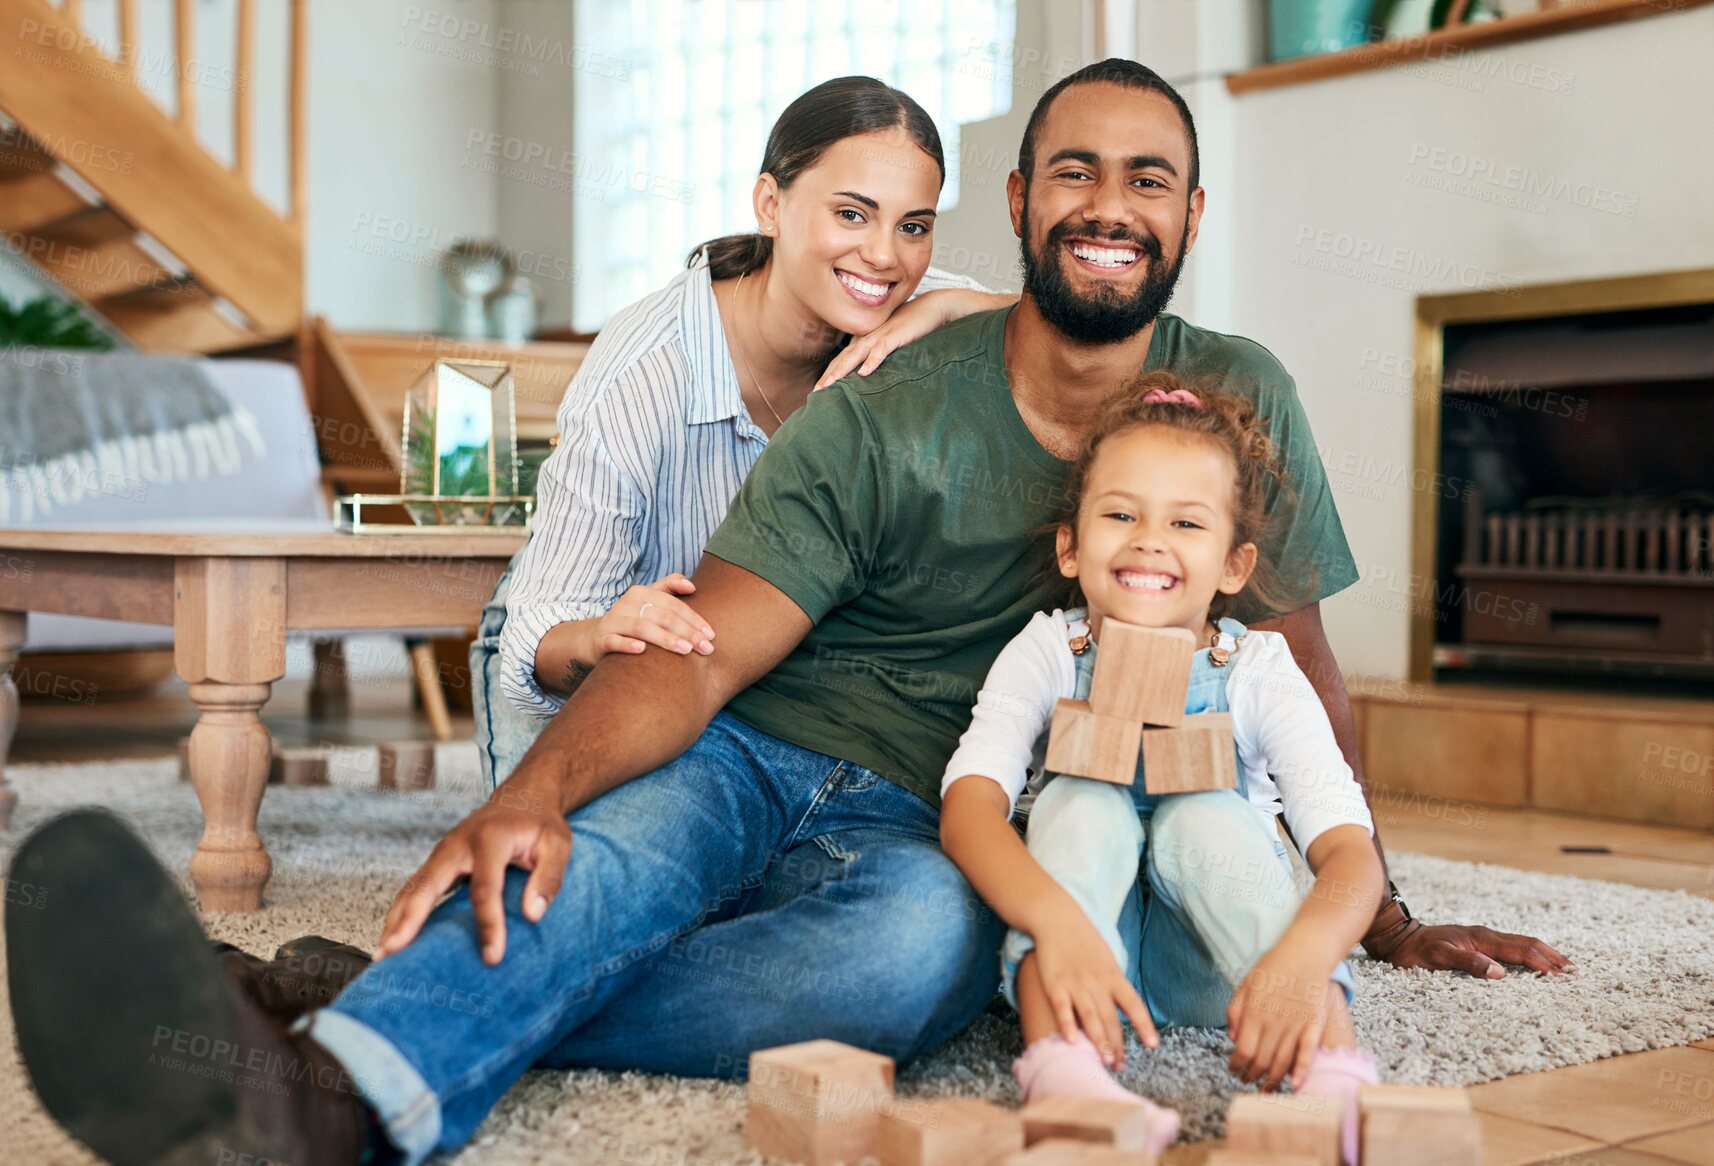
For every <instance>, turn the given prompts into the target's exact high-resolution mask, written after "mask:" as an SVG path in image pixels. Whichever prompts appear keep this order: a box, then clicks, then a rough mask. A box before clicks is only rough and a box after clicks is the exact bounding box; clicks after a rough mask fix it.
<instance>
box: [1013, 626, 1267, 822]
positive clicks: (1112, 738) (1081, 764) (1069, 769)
mask: <svg viewBox="0 0 1714 1166" xmlns="http://www.w3.org/2000/svg"><path fill="white" fill-rule="evenodd" d="M1195 655H1196V637H1195V636H1193V635H1191V633H1190V632H1188V631H1186V630H1185V629H1184V628H1144V627H1138V626H1136V625H1135V624H1126V623H1120V622H1119V621H1118V620H1115V619H1111V618H1109V619H1106V620H1103V621H1102V624H1101V644H1100V651H1099V652H1098V653H1097V654H1096V657H1095V676H1094V678H1093V679H1092V680H1091V682H1090V685H1089V699H1088V700H1064V699H1062V700H1061V701H1060V702H1059V704H1058V706H1057V707H1056V708H1055V709H1054V712H1053V731H1052V732H1051V734H1050V735H1049V737H1048V745H1047V758H1046V760H1045V762H1044V764H1045V765H1046V767H1047V769H1048V771H1049V772H1050V773H1066V774H1070V775H1072V776H1073V777H1088V778H1093V779H1095V780H1096V781H1110V782H1113V783H1115V784H1117V785H1132V784H1134V783H1135V782H1136V777H1137V761H1138V759H1139V758H1141V760H1142V763H1143V788H1144V790H1145V792H1147V793H1151V794H1182V793H1194V792H1196V791H1199V790H1217V789H1235V788H1237V785H1238V763H1237V756H1236V753H1235V750H1234V748H1233V744H1232V717H1231V714H1229V713H1198V714H1196V715H1195V716H1186V715H1185V712H1184V698H1185V694H1186V692H1188V691H1189V688H1190V666H1191V660H1192V658H1193V657H1194V656H1195Z"/></svg>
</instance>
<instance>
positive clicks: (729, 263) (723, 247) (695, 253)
mask: <svg viewBox="0 0 1714 1166" xmlns="http://www.w3.org/2000/svg"><path fill="white" fill-rule="evenodd" d="M773 253H774V240H773V239H772V237H770V236H768V235H764V234H762V233H761V232H760V231H752V232H750V233H749V234H747V235H722V236H720V238H718V239H710V240H709V241H708V242H706V243H703V244H701V245H699V246H697V247H696V248H695V249H693V250H692V251H691V253H690V254H689V255H688V256H687V257H686V258H685V261H684V265H685V266H686V267H695V266H696V261H697V259H698V258H700V257H701V256H704V255H706V256H708V274H709V277H710V278H711V279H736V278H737V277H738V276H740V275H747V274H749V273H750V272H752V271H756V270H759V269H760V268H761V267H762V266H763V265H765V264H766V263H767V262H768V257H769V256H771V255H772V254H773Z"/></svg>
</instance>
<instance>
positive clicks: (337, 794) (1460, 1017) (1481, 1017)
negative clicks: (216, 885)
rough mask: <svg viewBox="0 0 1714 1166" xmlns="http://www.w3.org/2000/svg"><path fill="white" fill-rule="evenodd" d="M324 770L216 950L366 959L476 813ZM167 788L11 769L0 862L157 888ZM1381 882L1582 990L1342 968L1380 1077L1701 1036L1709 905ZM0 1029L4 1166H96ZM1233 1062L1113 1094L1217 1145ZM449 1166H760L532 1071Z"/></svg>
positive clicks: (688, 1110) (933, 1088)
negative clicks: (410, 886)
mask: <svg viewBox="0 0 1714 1166" xmlns="http://www.w3.org/2000/svg"><path fill="white" fill-rule="evenodd" d="M330 769H331V771H332V778H333V784H332V785H331V786H330V787H327V788H321V789H287V788H279V787H276V788H273V789H271V790H269V791H268V795H267V797H266V798H265V799H264V801H263V806H262V830H263V832H264V835H265V837H266V838H267V839H268V844H269V847H270V850H271V852H272V854H273V858H274V876H273V880H272V882H271V883H270V884H269V887H268V906H267V909H266V910H264V911H262V912H261V913H259V914H255V915H237V914H228V915H220V914H211V915H207V916H205V919H206V922H207V925H208V929H209V932H210V934H212V935H215V936H218V937H220V938H223V939H227V940H230V941H232V942H234V943H237V944H239V945H241V946H243V947H244V948H246V949H247V950H250V951H255V952H264V953H267V954H272V951H273V949H274V947H275V945H276V944H278V943H279V942H280V941H282V940H285V939H288V938H290V937H292V936H295V935H300V934H303V933H305V932H319V933H322V934H325V935H329V936H332V937H334V938H336V939H346V940H350V941H353V942H356V943H358V944H360V945H367V944H368V943H370V942H372V941H373V939H374V938H375V936H376V935H377V934H378V933H379V929H380V923H381V919H382V916H383V915H384V914H385V908H386V906H387V904H388V903H389V902H390V901H391V898H392V895H393V893H394V892H395V891H396V890H397V888H398V885H399V883H400V881H401V880H402V879H403V878H404V877H405V876H406V875H407V874H408V873H409V872H410V871H411V870H413V869H414V868H415V866H416V864H417V863H418V862H420V861H421V860H422V858H423V857H424V856H425V855H426V854H427V852H428V849H429V847H430V846H431V845H432V843H433V842H434V840H435V839H436V838H437V837H439V835H440V834H441V833H442V832H443V831H444V830H445V829H446V828H447V827H448V826H450V825H451V824H452V823H454V822H455V821H457V820H458V819H459V818H460V817H462V816H463V814H464V813H465V812H466V811H467V810H468V808H469V807H470V806H471V805H473V804H475V802H476V800H477V799H478V797H479V796H480V789H481V783H480V779H479V777H478V775H477V768H476V755H475V750H474V748H473V747H472V746H470V745H469V744H468V743H464V744H455V745H446V746H442V747H441V750H440V755H439V771H440V781H439V788H438V789H436V790H433V791H428V792H420V793H391V792H385V791H379V790H377V789H376V788H375V754H374V752H373V751H372V750H360V749H342V750H335V751H333V752H332V753H331V765H330ZM175 773H176V763H175V762H174V761H172V760H162V761H141V762H137V761H133V762H123V763H111V764H95V765H36V766H19V767H17V768H15V769H13V770H12V771H11V774H10V776H11V778H12V781H13V782H14V783H15V784H16V785H17V787H18V791H19V794H20V804H19V809H18V814H17V817H16V820H15V823H14V826H13V829H12V831H11V832H10V833H9V834H8V835H6V836H5V837H3V838H0V859H4V858H8V857H9V856H10V852H11V848H12V847H13V846H14V845H15V844H16V842H17V840H18V839H19V838H20V837H22V835H23V833H24V832H25V831H27V830H29V829H30V828H32V827H33V826H35V825H36V824H38V823H40V822H42V821H44V820H45V819H47V818H48V817H50V816H51V815H53V814H55V813H57V812H60V811H62V810H65V809H67V808H70V807H72V806H76V805H85V804H97V805H102V806H106V807H108V808H109V809H112V810H113V811H115V812H117V813H119V814H121V815H123V816H124V817H125V818H126V819H128V820H129V821H130V822H131V823H132V825H133V826H134V827H135V828H136V829H137V830H138V831H139V832H140V833H141V834H142V835H143V836H144V837H145V838H147V839H148V840H149V841H150V842H151V844H152V845H153V846H154V847H155V849H156V851H157V853H158V854H159V855H160V857H161V858H162V860H163V861H164V862H165V863H166V864H167V865H168V867H169V868H171V869H173V870H175V871H183V870H184V869H185V867H186V864H187V863H188V862H189V859H190V853H191V850H192V848H193V847H194V845H195V841H196V836H197V833H198V829H199V823H200V821H201V816H200V814H199V812H198V810H197V806H196V801H195V796H194V794H193V793H192V792H191V789H190V787H189V786H187V785H181V784H179V783H178V782H177V780H176V777H175ZM1496 844H1497V845H1503V841H1502V840H1496ZM1393 868H1394V872H1395V876H1396V877H1397V879H1398V881H1399V883H1400V885H1401V886H1403V887H1405V888H1407V889H1408V890H1409V892H1410V900H1411V905H1412V907H1413V908H1414V909H1416V910H1417V911H1418V912H1420V913H1423V914H1426V915H1429V916H1432V917H1435V918H1440V919H1458V920H1464V921H1469V922H1482V923H1487V924H1489V925H1490V926H1493V927H1498V928H1503V929H1505V930H1508V931H1527V932H1531V933H1533V934H1536V935H1539V936H1541V937H1542V938H1544V939H1546V940H1547V941H1548V942H1550V943H1552V944H1553V945H1555V946H1556V947H1558V948H1559V949H1560V950H1561V951H1563V952H1565V953H1566V954H1567V955H1568V956H1570V957H1571V958H1572V959H1573V960H1574V961H1575V962H1576V963H1577V965H1578V969H1579V970H1578V971H1577V972H1576V974H1574V975H1571V976H1566V977H1561V978H1557V979H1552V980H1549V979H1546V978H1542V977H1536V976H1530V975H1518V974H1514V975H1510V976H1508V977H1507V978H1506V979H1504V980H1502V981H1500V982H1497V983H1495V982H1488V981H1481V980H1474V979H1471V978H1468V977H1465V976H1453V975H1446V974H1430V973H1426V972H1400V971H1395V970H1393V969H1390V968H1385V967H1383V966H1381V965H1377V964H1374V963H1372V962H1370V961H1367V960H1358V961H1357V962H1356V964H1355V969H1356V974H1357V987H1358V998H1357V1004H1356V1019H1357V1025H1358V1029H1359V1033H1360V1035H1361V1037H1362V1042H1363V1044H1364V1046H1365V1047H1367V1048H1368V1049H1370V1050H1372V1051H1373V1052H1374V1053H1375V1055H1376V1057H1377V1058H1378V1059H1379V1061H1380V1064H1381V1068H1382V1073H1383V1076H1384V1077H1385V1078H1387V1079H1389V1080H1396V1081H1402V1082H1414V1083H1433V1084H1441V1085H1464V1084H1472V1083H1475V1082H1478V1081H1485V1080H1490V1079H1492V1078H1495V1077H1502V1076H1506V1075H1508V1074H1512V1073H1523V1072H1528V1071H1531V1070H1536V1069H1547V1068H1552V1067H1555V1066H1559V1065H1568V1064H1574V1063H1577V1062H1581V1061H1592V1060H1596V1059H1598V1058H1601V1057H1605V1056H1611V1055H1613V1054H1616V1053H1623V1052H1633V1051H1638V1050H1642V1049H1649V1048H1659V1047H1665V1046H1670V1045H1679V1044H1685V1043H1688V1042H1690V1041H1694V1040H1699V1039H1701V1038H1703V1037H1706V1036H1708V1035H1710V1034H1711V1033H1714V902H1711V901H1709V900H1706V899H1700V898H1695V897H1692V896H1688V895H1684V894H1681V893H1667V892H1661V891H1651V890H1643V889H1639V888H1635V887H1628V886H1620V885H1618V884H1614V883H1603V882H1595V881H1591V880H1585V879H1575V878H1567V877H1562V876H1551V875H1538V874H1527V873H1521V872H1518V871H1514V870H1509V869H1505V868H1501V867H1492V866H1479V865H1473V864H1469V863H1459V862H1447V861H1442V860H1439V859H1434V858H1429V857H1424V856H1420V855H1404V854H1401V855H1395V856H1393ZM0 1007H4V1005H3V1004H0ZM3 1023H4V1026H5V1029H6V1032H7V1034H8V1038H7V1039H5V1040H4V1041H0V1097H6V1098H16V1099H17V1100H16V1101H15V1102H14V1103H12V1104H9V1105H7V1106H5V1107H4V1111H3V1112H0V1159H3V1160H4V1161H5V1162H8V1163H12V1162H16V1163H31V1164H38V1163H40V1164H49V1163H52V1164H58V1163H84V1162H89V1161H92V1160H93V1159H91V1158H90V1157H89V1155H87V1154H86V1153H84V1152H83V1151H82V1150H81V1149H80V1148H79V1147H77V1146H76V1145H75V1144H73V1143H72V1142H71V1141H70V1140H69V1139H67V1138H66V1137H65V1136H64V1135H63V1134H61V1133H60V1132H59V1130H58V1128H57V1127H55V1126H54V1125H53V1123H52V1122H51V1121H50V1120H49V1119H48V1118H47V1116H46V1115H45V1114H44V1113H43V1112H42V1111H41V1110H40V1109H39V1108H38V1107H37V1106H36V1104H35V1102H34V1099H33V1096H32V1095H31V1094H30V1092H29V1091H28V1088H27V1086H26V1083H25V1080H24V1076H23V1070H22V1066H21V1065H20V1064H19V1062H18V1060H17V1057H16V1053H15V1050H14V1048H13V1044H12V1041H11V1040H10V1038H9V1034H10V1032H11V1016H10V1013H9V1011H8V1012H7V1014H6V1015H5V1016H4V1019H3ZM1018 1044H1019V1040H1018V1034H1017V1029H1016V1026H1015V1025H1014V1024H1010V1023H1007V1022H1004V1021H1002V1020H1000V1019H998V1018H997V1017H995V1016H985V1017H983V1018H982V1019H981V1020H980V1021H979V1022H978V1023H977V1024H976V1025H975V1026H974V1027H973V1028H972V1029H971V1030H970V1031H969V1032H967V1033H966V1034H965V1035H964V1036H962V1037H960V1038H959V1039H958V1040H956V1041H954V1042H952V1043H951V1044H950V1045H948V1046H946V1047H945V1048H943V1049H942V1050H940V1051H939V1052H937V1053H936V1054H934V1055H933V1056H931V1057H929V1058H927V1059H926V1060H924V1061H922V1062H919V1063H918V1064H916V1065H914V1066H912V1067H911V1068H910V1069H909V1070H908V1071H906V1072H904V1073H903V1074H902V1075H901V1078H900V1090H901V1092H906V1093H920V1094H931V1095H934V1094H943V1093H958V1094H972V1095H980V1096H985V1097H992V1098H994V1099H996V1100H999V1101H1002V1102H1008V1103H1012V1102H1015V1101H1016V1092H1017V1091H1016V1087H1015V1086H1014V1084H1013V1083H1012V1080H1011V1076H1010V1074H1009V1072H1008V1070H1007V1067H1008V1065H1009V1063H1010V1061H1011V1058H1012V1057H1013V1056H1014V1055H1016V1053H1017V1051H1018ZM1228 1050H1229V1046H1228V1044H1227V1042H1226V1039H1225V1035H1224V1034H1223V1033H1221V1032H1216V1031H1211V1030H1182V1029H1181V1030H1173V1031H1169V1032H1167V1033H1166V1034H1164V1039H1163V1041H1162V1047H1161V1049H1160V1050H1159V1051H1158V1052H1156V1053H1154V1054H1145V1053H1144V1052H1143V1051H1142V1050H1141V1049H1140V1048H1133V1050H1132V1057H1131V1063H1130V1067H1129V1069H1128V1070H1127V1071H1126V1072H1125V1074H1124V1081H1125V1083H1126V1084H1127V1085H1129V1086H1131V1087H1133V1088H1135V1089H1137V1090H1139V1091H1140V1092H1142V1093H1144V1094H1147V1095H1148V1096H1150V1097H1153V1098H1155V1099H1157V1100H1159V1101H1162V1102H1165V1103H1167V1104H1170V1105H1172V1106H1174V1107H1175V1108H1177V1109H1178V1110H1179V1111H1180V1112H1181V1113H1182V1114H1183V1115H1184V1118H1185V1133H1186V1136H1187V1137H1188V1138H1191V1139H1197V1138H1202V1137H1210V1136H1214V1135H1216V1134H1217V1133H1218V1132H1219V1124H1220V1116H1221V1115H1222V1114H1223V1113H1224V1111H1225V1107H1226V1100H1227V1098H1228V1096H1229V1095H1230V1094H1231V1092H1232V1091H1233V1088H1234V1082H1233V1080H1232V1079H1231V1077H1230V1076H1229V1075H1228V1074H1227V1073H1226V1070H1225V1061H1226V1057H1227V1054H1228ZM452 1161H454V1162H456V1163H458V1164H459V1166H502V1164H503V1166H513V1164H521V1163H530V1162H547V1161H552V1162H556V1163H559V1162H564V1163H588V1164H591V1166H593V1164H595V1163H608V1162H615V1161H627V1162H635V1163H639V1164H644V1163H646V1164H649V1166H715V1164H717V1163H755V1162H758V1161H759V1159H758V1158H757V1157H756V1156H755V1155H753V1154H749V1153H747V1152H746V1151H745V1149H744V1142H743V1093H742V1090H741V1088H740V1087H738V1086H736V1085H731V1084H725V1083H719V1082H708V1081H690V1080H679V1079H676V1078H662V1077H649V1076H644V1075H641V1074H635V1073H625V1074H616V1073H598V1072H580V1073H545V1072H544V1073H531V1074H528V1075H527V1076H526V1077H525V1078H524V1079H523V1080H522V1081H521V1082H519V1084H518V1085H517V1086H516V1087H515V1088H513V1089H512V1091H511V1092H510V1093H508V1094H507V1095H506V1097H505V1098H504V1099H503V1100H502V1101H501V1103H500V1105H499V1107H498V1108H497V1109H496V1111H495V1112H494V1113H493V1114H492V1115H491V1116H490V1117H489V1119H488V1121H487V1122H486V1123H485V1124H484V1125H483V1126H482V1128H481V1130H480V1131H479V1132H478V1135H477V1138H476V1140H475V1142H474V1144H472V1145H471V1146H469V1147H467V1148H466V1149H465V1150H463V1151H462V1152H461V1153H459V1154H458V1155H456V1156H455V1157H454V1158H453V1159H452Z"/></svg>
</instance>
